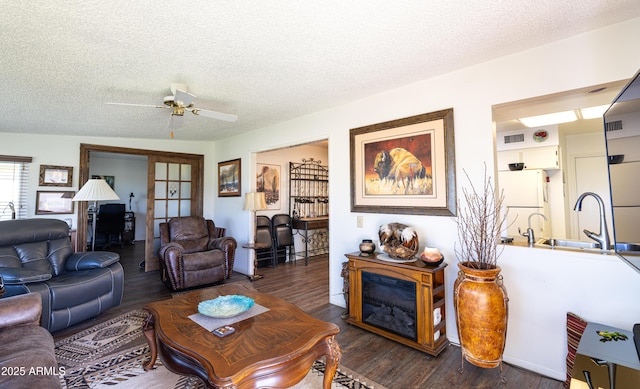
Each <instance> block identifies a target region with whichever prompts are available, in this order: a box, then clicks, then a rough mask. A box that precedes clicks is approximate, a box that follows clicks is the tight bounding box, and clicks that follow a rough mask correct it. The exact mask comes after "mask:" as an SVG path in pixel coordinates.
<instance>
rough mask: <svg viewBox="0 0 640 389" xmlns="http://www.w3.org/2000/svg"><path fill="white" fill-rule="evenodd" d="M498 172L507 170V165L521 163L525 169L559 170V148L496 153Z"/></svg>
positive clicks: (551, 147) (545, 147) (537, 148)
mask: <svg viewBox="0 0 640 389" xmlns="http://www.w3.org/2000/svg"><path fill="white" fill-rule="evenodd" d="M497 154H498V156H497V157H498V170H501V171H504V170H509V164H510V163H514V162H523V163H524V166H525V169H543V170H556V169H560V146H557V145H556V146H544V147H532V148H527V149H516V150H504V151H498V153H497Z"/></svg>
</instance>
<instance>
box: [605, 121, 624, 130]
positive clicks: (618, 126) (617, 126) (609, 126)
mask: <svg viewBox="0 0 640 389" xmlns="http://www.w3.org/2000/svg"><path fill="white" fill-rule="evenodd" d="M605 128H606V131H607V132H609V131H621V130H622V120H616V121H613V122H607V123H606V127H605Z"/></svg>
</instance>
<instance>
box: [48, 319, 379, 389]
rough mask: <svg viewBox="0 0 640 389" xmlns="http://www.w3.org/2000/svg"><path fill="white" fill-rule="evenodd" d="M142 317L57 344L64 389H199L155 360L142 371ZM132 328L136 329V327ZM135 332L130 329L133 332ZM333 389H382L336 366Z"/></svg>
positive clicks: (319, 367) (305, 386) (304, 385)
mask: <svg viewBox="0 0 640 389" xmlns="http://www.w3.org/2000/svg"><path fill="white" fill-rule="evenodd" d="M144 318H146V312H145V311H140V310H138V311H132V312H128V313H126V314H123V315H120V316H118V317H116V318H113V319H111V320H108V321H106V322H104V323H100V324H98V325H96V326H93V327H91V328H88V329H87V330H84V331H82V332H80V333H78V334H76V335H72V336H70V337H69V338H66V339H63V340H61V341H59V342H57V343H56V356H57V358H58V363H59V364H60V366H65V374H64V376H61V377H60V379H61V382H62V387H63V388H66V389H86V388H114V387H115V388H116V389H129V388H131V389H141V388H145V389H146V388H158V389H164V388H166V389H183V388H197V389H202V388H204V384H203V382H202V381H201V380H200V379H198V378H194V377H185V376H181V375H178V374H174V373H172V372H170V371H169V370H167V369H166V368H165V367H164V366H163V365H162V362H161V361H160V360H159V359H158V360H157V361H156V364H155V365H154V368H153V369H152V370H150V371H144V369H143V368H142V365H143V364H144V362H146V361H148V360H149V359H150V353H149V347H148V346H147V344H146V340H145V338H144V336H142V329H141V326H142V322H143V320H144ZM136 323H137V324H136ZM136 326H137V328H134V327H136ZM324 369H325V365H324V363H323V362H322V361H316V362H315V363H314V364H313V366H312V368H311V369H310V371H309V373H308V374H307V376H306V377H305V378H304V379H303V380H302V381H301V382H299V383H298V384H297V385H296V386H294V387H293V388H295V389H316V388H321V387H322V378H323V374H324ZM331 387H332V388H335V389H341V388H348V389H386V388H385V387H384V386H382V385H379V384H378V383H375V382H373V381H371V380H369V379H367V378H365V377H362V376H360V375H358V374H357V373H355V372H353V371H351V370H349V369H347V368H345V367H343V366H340V367H339V369H338V371H337V372H336V374H335V376H334V379H333V384H332V386H331Z"/></svg>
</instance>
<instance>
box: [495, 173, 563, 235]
mask: <svg viewBox="0 0 640 389" xmlns="http://www.w3.org/2000/svg"><path fill="white" fill-rule="evenodd" d="M498 188H499V189H500V190H502V191H504V192H503V193H504V204H503V205H504V207H505V208H506V209H507V211H508V215H507V228H506V234H505V233H504V232H503V236H504V235H507V236H509V237H511V238H518V240H526V238H525V237H523V236H522V235H520V233H519V232H518V229H520V231H521V232H522V233H525V232H527V228H528V227H529V216H530V215H532V214H534V213H540V214H543V215H544V216H545V217H546V218H547V220H546V221H545V220H544V218H543V217H541V216H539V215H534V216H531V228H532V229H533V232H534V236H535V238H536V240H538V239H540V238H548V237H550V235H551V218H550V216H549V184H548V179H547V173H546V172H545V171H544V170H542V169H530V170H527V169H525V170H520V171H500V172H498Z"/></svg>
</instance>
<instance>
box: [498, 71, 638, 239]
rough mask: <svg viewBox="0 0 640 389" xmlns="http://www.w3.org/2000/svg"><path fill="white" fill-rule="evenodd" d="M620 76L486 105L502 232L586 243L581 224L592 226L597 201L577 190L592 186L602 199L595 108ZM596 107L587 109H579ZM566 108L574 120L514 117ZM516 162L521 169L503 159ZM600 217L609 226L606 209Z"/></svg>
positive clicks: (601, 146)
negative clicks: (538, 121)
mask: <svg viewBox="0 0 640 389" xmlns="http://www.w3.org/2000/svg"><path fill="white" fill-rule="evenodd" d="M627 82H628V80H622V81H617V82H611V83H607V84H602V85H594V86H591V87H587V88H581V89H577V90H572V91H567V92H563V93H556V94H552V95H547V96H540V97H535V98H530V99H526V100H520V101H514V102H509V103H504V104H499V105H496V106H494V107H493V118H494V122H495V128H496V156H495V157H496V163H497V164H496V166H497V169H496V170H497V174H496V184H497V187H498V189H499V190H503V191H504V195H505V205H506V206H507V209H508V211H509V216H508V225H509V227H508V229H507V231H506V235H507V236H508V237H509V238H513V240H514V241H515V242H522V243H526V242H527V241H528V238H527V237H524V236H522V233H526V232H527V229H528V228H529V227H531V228H532V231H533V234H534V236H535V238H536V241H537V240H538V239H541V238H554V239H564V240H573V241H584V242H594V241H593V240H591V239H590V238H588V237H587V236H586V235H585V234H584V232H583V230H584V229H588V230H591V231H596V232H597V231H598V230H599V206H598V203H597V202H596V200H595V199H593V198H591V197H588V198H586V199H585V200H584V201H583V204H582V211H581V212H577V211H574V205H575V203H576V200H577V198H578V196H579V195H580V194H581V193H584V192H594V193H597V194H598V195H599V196H600V197H601V198H602V199H603V201H604V202H605V204H609V203H610V195H609V180H608V168H607V156H606V145H605V139H604V134H603V119H602V114H603V112H604V111H605V110H606V108H607V107H608V106H609V105H610V103H611V101H613V99H614V98H615V96H616V95H617V94H618V93H619V92H620V90H621V89H622V88H623V87H624V85H626V83H627ZM592 107H599V109H600V111H599V112H596V114H594V115H592V116H589V113H588V112H587V111H585V110H584V109H585V108H592ZM558 112H570V113H572V114H573V115H575V117H576V118H575V120H573V121H569V122H564V123H561V122H560V119H557V120H558V121H556V122H554V121H551V122H550V123H548V124H542V125H533V126H530V127H528V126H526V125H525V124H524V123H523V120H522V119H525V118H531V117H536V116H540V115H548V114H551V113H558ZM517 163H520V164H522V165H521V166H522V170H511V168H514V167H515V168H519V166H512V167H511V168H510V166H509V165H510V164H517ZM606 209H607V215H606V218H607V223H608V224H609V229H610V231H612V215H611V211H610V207H606Z"/></svg>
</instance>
